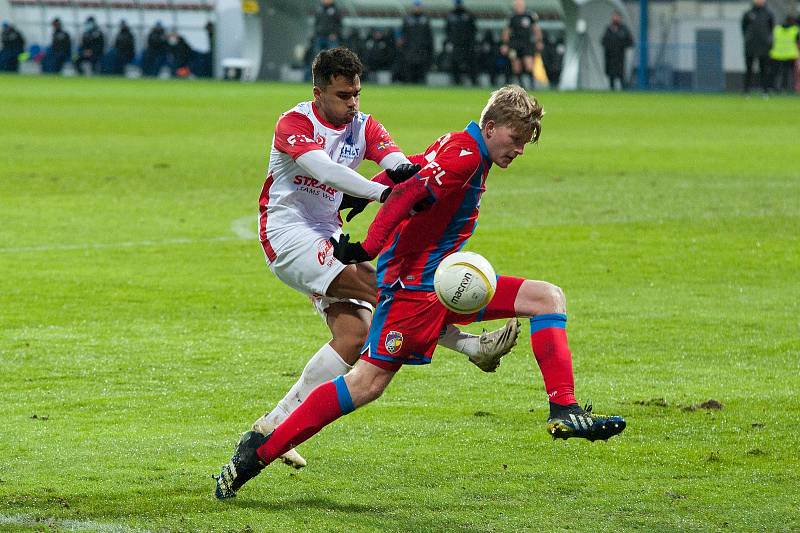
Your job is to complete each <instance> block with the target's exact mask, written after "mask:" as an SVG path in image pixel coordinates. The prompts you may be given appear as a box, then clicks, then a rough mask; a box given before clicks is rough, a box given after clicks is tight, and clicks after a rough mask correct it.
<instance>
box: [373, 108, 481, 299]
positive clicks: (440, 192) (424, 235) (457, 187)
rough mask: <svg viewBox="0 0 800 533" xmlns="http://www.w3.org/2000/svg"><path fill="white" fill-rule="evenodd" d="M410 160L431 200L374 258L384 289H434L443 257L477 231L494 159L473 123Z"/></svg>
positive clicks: (458, 248)
mask: <svg viewBox="0 0 800 533" xmlns="http://www.w3.org/2000/svg"><path fill="white" fill-rule="evenodd" d="M411 160H412V162H414V163H420V164H422V165H424V166H423V168H422V169H421V170H420V171H419V173H418V174H417V175H416V176H415V178H416V179H417V180H420V181H422V182H423V184H424V185H425V188H426V189H427V191H428V194H429V195H428V198H427V201H429V202H432V205H431V206H430V207H429V208H428V209H426V210H424V211H422V212H420V213H416V214H414V215H412V216H411V217H409V218H407V219H406V220H404V221H403V222H401V223H400V224H399V225H398V226H397V227H396V228H395V230H394V231H393V232H392V234H391V236H390V237H389V239H388V240H387V241H386V242H387V245H386V247H385V248H384V249H383V252H382V253H381V255H380V256H379V257H378V266H377V268H378V272H377V276H378V279H377V281H378V286H379V287H382V288H386V287H391V286H392V285H394V284H395V283H397V282H399V283H400V284H401V286H403V287H405V288H406V289H411V290H420V291H432V290H433V274H434V272H435V271H436V267H437V266H439V263H440V262H441V260H442V259H443V258H444V257H446V256H447V255H450V254H451V253H453V252H456V251H458V250H460V249H461V248H462V247H463V246H464V245H465V244H466V242H467V240H468V239H469V238H470V237H471V236H472V234H473V232H474V231H475V228H476V226H477V222H478V209H479V207H480V201H481V195H482V194H483V191H485V190H486V176H487V175H488V173H489V168H490V167H491V165H492V163H491V160H490V159H489V152H488V150H487V148H486V144H485V143H484V141H483V137H482V135H481V129H480V127H479V126H478V125H477V124H476V123H475V122H470V123H469V125H468V126H467V128H466V129H465V130H464V131H459V132H453V133H448V134H447V135H444V136H442V137H440V138H439V139H438V140H437V141H436V142H434V143H433V144H432V145H430V146H429V147H428V149H427V150H425V153H424V155H422V156H415V157H412V158H411ZM415 178H412V179H415Z"/></svg>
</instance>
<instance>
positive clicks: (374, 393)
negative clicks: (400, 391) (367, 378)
mask: <svg viewBox="0 0 800 533" xmlns="http://www.w3.org/2000/svg"><path fill="white" fill-rule="evenodd" d="M384 390H386V387H385V386H384V384H383V383H381V382H378V381H373V382H372V383H370V385H369V387H368V388H367V390H366V393H365V396H366V399H367V401H368V402H374V401H375V400H377V399H378V398H380V397H381V395H382V394H383V391H384Z"/></svg>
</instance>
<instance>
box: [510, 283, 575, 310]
mask: <svg viewBox="0 0 800 533" xmlns="http://www.w3.org/2000/svg"><path fill="white" fill-rule="evenodd" d="M521 296H522V297H523V301H522V302H521V305H520V307H521V309H519V311H522V312H523V313H525V314H530V315H531V316H534V315H541V314H547V313H566V312H567V299H566V297H565V296H564V291H563V290H561V287H559V286H558V285H553V284H552V283H548V282H546V281H535V282H529V284H528V285H527V286H523V291H522V292H521Z"/></svg>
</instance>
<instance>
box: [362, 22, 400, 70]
mask: <svg viewBox="0 0 800 533" xmlns="http://www.w3.org/2000/svg"><path fill="white" fill-rule="evenodd" d="M396 58H397V51H396V49H395V45H394V39H393V38H392V35H391V34H390V33H388V32H386V31H385V30H384V29H383V28H375V29H373V30H372V35H370V36H369V38H368V39H367V42H366V45H365V53H364V67H365V70H366V72H367V73H374V72H377V71H379V70H392V69H393V67H394V63H395V59H396Z"/></svg>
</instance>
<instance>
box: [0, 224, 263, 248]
mask: <svg viewBox="0 0 800 533" xmlns="http://www.w3.org/2000/svg"><path fill="white" fill-rule="evenodd" d="M257 224H258V218H257V217H255V216H252V215H248V216H246V217H241V218H237V219H236V220H234V221H233V222H231V231H232V232H233V234H234V235H235V237H232V236H228V237H209V238H207V239H188V238H177V239H162V240H144V241H123V242H106V243H78V244H41V245H37V246H12V247H8V248H0V254H18V253H26V252H53V251H69V250H104V249H110V248H145V247H148V246H172V245H179V244H201V243H211V242H226V241H240V240H255V239H257V238H258V234H257V233H256V231H255V228H256V227H257Z"/></svg>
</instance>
